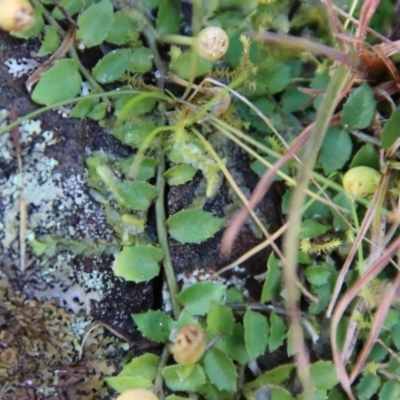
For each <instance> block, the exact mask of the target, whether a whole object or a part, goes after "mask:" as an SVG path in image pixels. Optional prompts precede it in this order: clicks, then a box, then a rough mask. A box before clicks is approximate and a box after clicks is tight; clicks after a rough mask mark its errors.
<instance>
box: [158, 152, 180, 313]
mask: <svg viewBox="0 0 400 400" xmlns="http://www.w3.org/2000/svg"><path fill="white" fill-rule="evenodd" d="M159 161H160V164H159V166H158V169H157V183H156V189H157V193H158V197H157V200H156V226H157V236H158V242H159V243H160V246H161V249H162V250H163V252H164V261H163V267H164V274H165V278H166V281H167V286H168V291H169V294H170V296H171V304H172V312H173V314H174V318H175V319H176V320H178V318H179V314H180V313H181V309H180V306H179V304H178V302H177V301H176V296H177V295H178V294H179V287H178V283H177V281H176V277H175V271H174V267H173V265H172V261H171V254H170V252H169V246H168V237H167V229H166V226H167V223H166V218H165V208H164V194H165V178H164V172H165V159H164V154H163V153H162V152H161V151H160V152H159Z"/></svg>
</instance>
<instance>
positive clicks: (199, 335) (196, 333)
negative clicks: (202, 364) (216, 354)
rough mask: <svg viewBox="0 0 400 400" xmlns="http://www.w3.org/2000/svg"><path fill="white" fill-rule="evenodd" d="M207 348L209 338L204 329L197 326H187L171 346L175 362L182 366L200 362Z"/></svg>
mask: <svg viewBox="0 0 400 400" xmlns="http://www.w3.org/2000/svg"><path fill="white" fill-rule="evenodd" d="M206 347H207V337H206V334H205V333H204V331H203V329H201V328H200V327H198V326H196V325H186V326H184V327H183V328H182V329H181V330H180V331H179V332H178V334H177V336H176V340H175V343H174V344H173V345H171V352H172V355H173V357H174V360H175V361H176V362H177V363H178V364H181V365H192V364H194V363H196V362H197V361H199V360H200V358H201V357H202V355H203V354H204V351H205V350H206Z"/></svg>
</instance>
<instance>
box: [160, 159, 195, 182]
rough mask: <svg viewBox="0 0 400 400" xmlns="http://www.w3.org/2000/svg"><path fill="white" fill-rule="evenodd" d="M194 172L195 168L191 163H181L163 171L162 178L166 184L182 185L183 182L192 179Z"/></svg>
mask: <svg viewBox="0 0 400 400" xmlns="http://www.w3.org/2000/svg"><path fill="white" fill-rule="evenodd" d="M196 172H197V169H196V168H194V167H192V166H191V165H187V164H182V165H177V166H176V167H173V168H170V169H169V170H168V171H166V172H165V173H164V178H166V179H167V181H168V185H170V186H175V185H182V184H183V183H186V182H188V181H190V180H192V178H193V177H194V175H195V174H196Z"/></svg>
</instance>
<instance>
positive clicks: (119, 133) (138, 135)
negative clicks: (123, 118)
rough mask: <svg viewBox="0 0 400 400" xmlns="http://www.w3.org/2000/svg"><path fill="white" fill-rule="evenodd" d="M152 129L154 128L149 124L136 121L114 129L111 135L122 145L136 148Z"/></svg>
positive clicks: (154, 127)
mask: <svg viewBox="0 0 400 400" xmlns="http://www.w3.org/2000/svg"><path fill="white" fill-rule="evenodd" d="M154 129H156V126H155V125H154V124H152V123H151V122H145V121H141V120H136V121H129V122H125V123H124V124H123V125H121V126H119V127H117V128H114V129H113V131H112V134H113V135H114V136H115V137H116V138H117V139H118V140H120V141H121V142H122V143H123V144H127V145H128V146H131V147H133V148H138V147H140V146H141V144H142V143H143V141H144V140H145V139H146V137H147V136H148V135H149V134H150V133H151V132H152V131H153V130H154Z"/></svg>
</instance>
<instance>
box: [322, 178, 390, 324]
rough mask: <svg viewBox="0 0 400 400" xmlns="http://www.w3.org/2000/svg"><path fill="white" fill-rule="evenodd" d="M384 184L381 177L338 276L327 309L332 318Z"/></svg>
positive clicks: (327, 314) (327, 315) (370, 222)
mask: <svg viewBox="0 0 400 400" xmlns="http://www.w3.org/2000/svg"><path fill="white" fill-rule="evenodd" d="M382 185H383V178H381V180H380V182H379V186H378V189H377V190H376V192H375V194H374V197H373V198H372V201H371V206H370V207H369V208H368V210H367V213H366V214H365V216H364V219H363V222H362V224H361V226H360V230H359V232H358V234H357V237H356V239H355V241H354V243H353V245H352V246H351V249H350V251H349V254H348V255H347V257H346V260H345V262H344V264H343V266H342V269H341V270H340V273H339V276H338V277H337V280H336V284H335V288H334V290H333V293H332V296H331V300H330V302H329V305H328V308H327V311H326V317H327V318H330V317H331V315H332V311H333V308H334V307H335V303H336V300H337V298H338V296H339V293H340V290H341V289H342V285H343V282H344V278H345V277H346V274H347V272H348V270H349V268H350V264H351V262H352V261H353V259H354V256H355V254H356V252H357V249H358V246H360V245H361V242H362V240H363V239H364V237H365V235H366V233H367V231H368V229H369V227H370V226H371V224H372V220H373V217H374V214H375V207H374V205H375V204H376V203H377V200H378V197H379V188H380V187H382Z"/></svg>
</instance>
